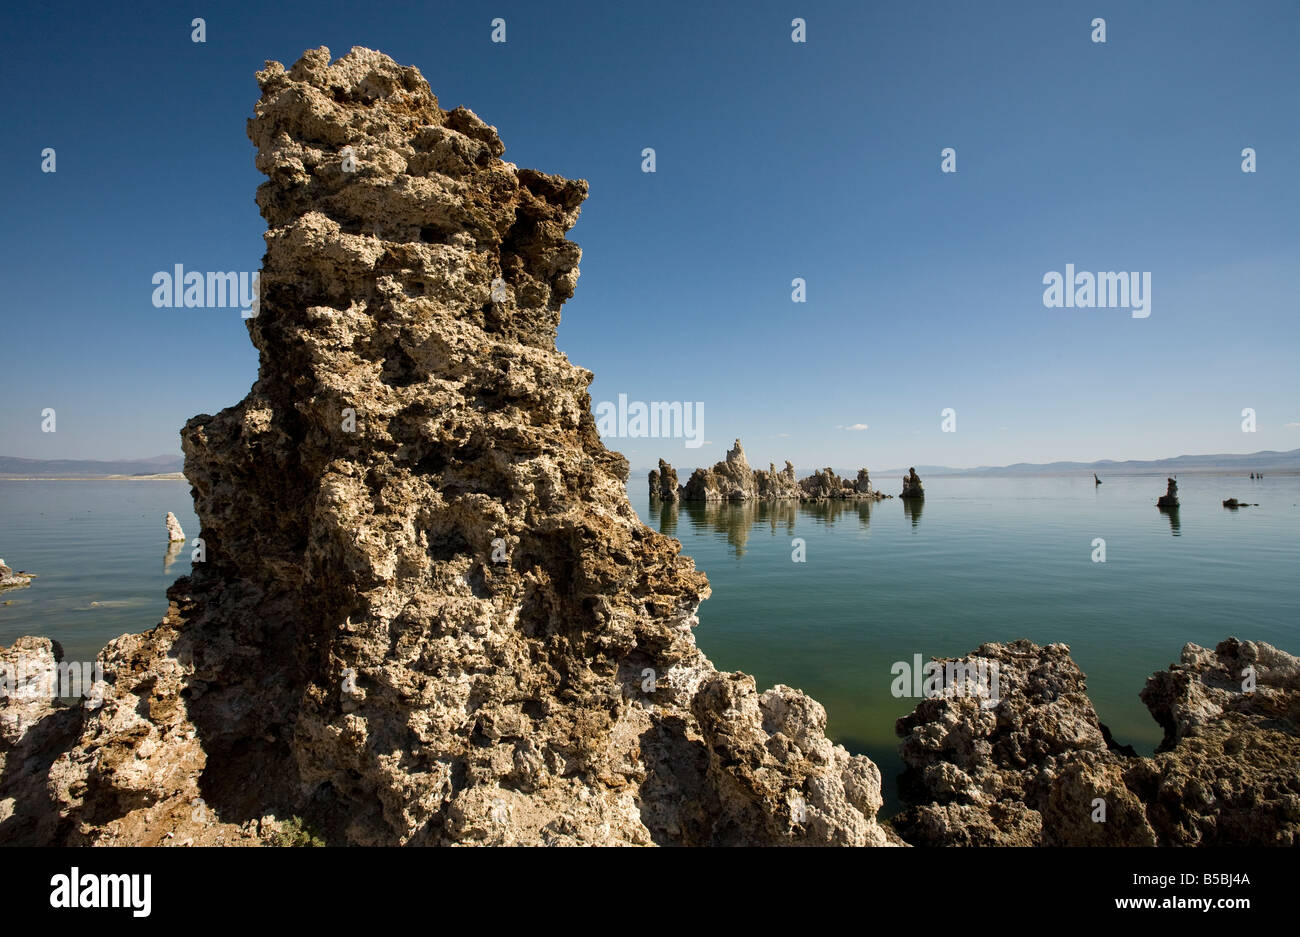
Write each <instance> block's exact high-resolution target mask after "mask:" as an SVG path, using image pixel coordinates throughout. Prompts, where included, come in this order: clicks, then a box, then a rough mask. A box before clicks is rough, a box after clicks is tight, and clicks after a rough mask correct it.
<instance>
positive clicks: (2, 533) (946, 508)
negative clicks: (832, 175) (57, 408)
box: [0, 473, 1300, 814]
mask: <svg viewBox="0 0 1300 937" xmlns="http://www.w3.org/2000/svg"><path fill="white" fill-rule="evenodd" d="M925 485H926V495H927V497H926V501H925V503H924V505H923V506H921V507H920V509H919V510H914V509H913V508H912V507H911V506H910V505H906V504H904V503H903V502H902V501H899V500H897V499H895V500H891V501H882V502H880V503H877V504H872V505H866V504H860V505H855V504H849V505H845V504H830V505H794V504H786V505H736V506H728V505H694V504H686V505H680V506H676V507H668V508H664V509H662V510H661V509H660V508H659V507H658V506H656V508H655V509H654V510H651V507H650V504H649V499H648V497H647V494H646V483H645V477H644V475H643V474H640V473H638V475H636V476H633V478H632V480H631V482H630V484H629V489H630V492H631V498H632V504H633V506H634V507H635V508H636V509H637V511H638V512H639V513H640V515H641V517H642V519H644V520H645V521H646V523H648V524H650V525H651V526H652V527H654V528H655V529H657V530H661V531H663V532H664V533H666V534H669V535H671V536H674V537H677V538H678V539H680V540H681V541H682V544H683V548H684V551H685V552H686V553H687V554H688V555H690V556H692V557H694V558H695V562H696V565H697V566H698V567H699V568H700V569H702V570H704V572H705V573H707V574H708V577H709V581H710V583H711V584H712V586H713V597H712V598H710V599H709V600H708V601H707V602H705V603H704V605H703V606H702V607H701V609H700V626H699V628H698V629H697V631H696V639H697V641H698V643H699V645H700V646H701V648H703V650H704V651H705V653H706V654H708V655H709V657H710V658H711V659H712V660H713V662H714V663H715V664H716V665H717V666H719V667H720V668H723V669H726V670H743V671H745V672H746V673H750V674H753V675H754V676H755V677H756V678H757V680H758V684H759V687H760V688H766V687H769V686H771V685H773V684H775V683H784V684H787V685H789V686H794V687H798V688H799V689H801V690H804V691H805V692H807V693H809V694H810V695H811V696H813V697H815V698H816V699H818V700H820V701H821V702H822V703H823V704H825V706H826V709H827V711H828V713H829V716H830V722H829V727H828V728H829V731H830V734H831V736H832V738H834V739H835V740H836V741H838V742H840V743H842V744H843V745H845V746H846V747H847V748H849V749H850V750H851V751H855V752H860V753H864V754H867V755H869V756H870V757H871V758H872V759H873V760H874V761H875V762H876V763H877V764H878V765H880V767H881V771H882V774H883V775H884V778H885V791H886V796H887V798H888V805H887V808H886V814H888V813H889V812H892V808H893V806H894V803H895V800H894V792H895V775H896V774H897V772H898V771H899V770H900V768H901V766H900V764H899V761H898V756H897V741H898V740H897V738H896V737H895V736H894V721H895V720H896V719H898V718H899V717H900V716H903V715H906V714H907V713H908V712H910V711H911V709H912V708H913V707H914V706H915V703H916V701H915V700H911V699H896V698H894V697H893V696H892V695H891V692H890V684H891V681H892V676H891V673H890V667H891V665H892V664H893V663H894V662H895V661H911V660H912V657H913V655H914V654H921V655H922V657H923V658H924V659H926V660H928V659H929V658H930V657H931V656H957V655H963V654H966V653H968V652H970V651H971V650H973V649H974V648H975V647H977V646H978V645H979V644H981V643H982V642H985V641H1011V640H1014V639H1016V638H1021V637H1025V638H1029V639H1030V640H1033V641H1036V642H1038V643H1040V644H1045V643H1050V642H1053V641H1063V642H1065V643H1066V644H1069V645H1070V648H1071V650H1072V652H1073V656H1074V659H1075V661H1076V662H1077V663H1078V664H1079V666H1080V667H1082V668H1083V670H1084V672H1085V673H1086V674H1087V675H1088V689H1089V693H1090V695H1091V697H1092V700H1093V702H1094V704H1095V705H1096V707H1097V710H1098V712H1099V713H1100V715H1101V718H1102V721H1104V722H1106V723H1107V724H1108V725H1109V726H1110V727H1111V729H1112V731H1113V732H1114V734H1115V737H1116V739H1117V740H1118V741H1120V742H1125V743H1129V744H1132V745H1134V746H1135V747H1136V748H1137V749H1138V750H1139V751H1141V752H1144V753H1149V752H1150V751H1151V750H1152V749H1153V748H1154V746H1155V745H1156V743H1157V742H1159V740H1160V734H1161V733H1160V729H1159V727H1158V726H1157V725H1156V724H1155V722H1154V721H1153V720H1152V719H1151V718H1150V716H1149V715H1148V713H1147V711H1146V708H1145V707H1144V706H1143V705H1142V703H1141V701H1140V700H1139V699H1138V695H1137V694H1138V691H1140V690H1141V689H1142V686H1143V684H1144V682H1145V680H1146V678H1147V676H1148V675H1150V674H1151V673H1152V672H1153V671H1156V670H1159V669H1162V668H1164V667H1167V666H1168V665H1169V664H1170V663H1171V662H1172V661H1175V660H1177V658H1178V654H1179V651H1180V650H1181V648H1182V646H1183V644H1184V643H1186V642H1188V641H1193V642H1195V643H1197V644H1202V645H1213V644H1216V643H1217V642H1218V641H1221V640H1222V639H1224V638H1226V637H1228V636H1229V635H1235V636H1237V637H1240V638H1243V639H1255V640H1263V641H1267V642H1269V643H1270V644H1274V645H1277V646H1279V647H1281V648H1283V649H1284V650H1287V651H1290V652H1291V653H1297V652H1298V651H1300V577H1297V575H1296V573H1297V569H1300V477H1296V476H1283V475H1278V476H1272V477H1268V478H1265V479H1263V480H1260V481H1251V480H1249V479H1247V478H1243V477H1240V476H1232V477H1229V476H1210V475H1183V476H1182V478H1180V479H1179V485H1180V491H1179V496H1180V498H1181V500H1182V507H1181V508H1180V510H1179V512H1178V516H1177V518H1176V519H1173V518H1170V517H1169V516H1167V515H1165V514H1162V513H1160V512H1159V511H1158V510H1157V509H1156V507H1155V504H1154V502H1155V498H1156V496H1157V495H1159V494H1162V493H1163V492H1164V487H1165V484H1164V477H1163V476H1143V477H1127V478H1125V477H1119V476H1114V477H1112V478H1108V479H1106V480H1105V484H1103V485H1102V486H1101V487H1100V488H1096V487H1094V485H1093V484H1092V479H1091V478H1089V477H1038V478H978V479H972V478H938V477H935V478H928V479H926V482H925ZM1234 496H1235V497H1237V498H1240V499H1242V500H1248V501H1252V502H1254V501H1257V502H1259V504H1260V506H1259V507H1251V508H1245V509H1242V510H1239V511H1235V512H1234V511H1229V510H1226V509H1225V508H1223V507H1222V506H1221V502H1222V501H1223V499H1225V498H1228V497H1234ZM167 511H174V512H175V513H176V516H177V517H178V518H179V519H180V521H181V525H182V526H183V527H184V528H185V531H186V534H187V535H188V536H189V537H191V538H192V537H195V536H197V535H198V522H197V520H196V519H195V517H194V513H193V508H192V505H191V502H190V495H189V485H188V483H187V482H183V481H178V482H168V481H89V482H67V481H5V480H0V557H4V558H5V560H6V561H7V562H8V563H9V565H10V566H12V567H14V568H15V569H26V570H30V571H32V572H35V573H38V574H39V578H38V579H36V580H35V581H34V582H33V584H32V586H30V587H29V588H26V589H20V590H11V591H8V592H5V593H3V594H0V601H8V602H10V603H12V604H9V605H0V644H9V643H10V642H12V641H13V639H14V638H16V637H19V636H20V635H24V634H37V635H46V636H49V637H51V638H55V639H57V640H59V641H60V642H62V644H63V646H64V649H65V651H66V653H67V657H68V659H69V660H92V659H93V658H94V655H95V654H96V653H98V651H99V650H100V649H101V648H102V647H103V645H104V644H105V643H106V642H107V641H108V640H110V639H112V638H114V637H116V636H118V635H120V634H123V633H126V632H136V631H143V630H146V629H148V628H150V627H152V626H153V625H154V624H156V623H157V622H158V620H159V619H160V618H161V617H162V615H163V613H164V612H165V611H166V608H167V599H166V596H165V590H166V588H167V586H168V585H169V584H170V583H171V582H173V581H174V580H175V579H176V578H177V577H178V576H183V575H186V574H188V572H189V569H190V563H189V547H188V546H187V547H186V548H185V549H184V550H182V551H181V553H180V555H179V556H178V557H176V558H175V559H174V560H173V561H172V563H171V566H170V568H168V567H167V562H168V560H167V558H166V542H165V534H164V527H163V515H164V514H165V513H166V512H167ZM796 537H798V538H802V539H803V540H804V541H805V544H806V547H805V549H806V562H803V563H796V562H792V560H791V552H792V549H793V547H792V545H791V540H792V539H794V538H796ZM1097 537H1101V538H1103V539H1104V540H1105V541H1106V562H1105V563H1094V562H1093V561H1092V555H1093V552H1094V547H1093V540H1094V538H1097ZM92 603H98V604H92Z"/></svg>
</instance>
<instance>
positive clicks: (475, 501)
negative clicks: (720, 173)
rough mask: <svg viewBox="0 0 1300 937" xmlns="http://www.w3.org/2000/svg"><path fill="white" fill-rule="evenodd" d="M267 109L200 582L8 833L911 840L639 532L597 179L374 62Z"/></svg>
mask: <svg viewBox="0 0 1300 937" xmlns="http://www.w3.org/2000/svg"><path fill="white" fill-rule="evenodd" d="M258 82H259V84H260V86H261V90H262V96H261V100H260V101H259V102H258V103H257V106H256V108H255V116H254V117H253V118H252V120H250V121H249V125H248V131H249V136H250V137H251V139H252V141H253V143H254V144H255V145H256V147H257V166H258V168H259V170H261V171H262V172H263V173H264V174H265V175H266V177H267V181H266V182H265V183H263V185H262V186H261V187H260V189H259V190H258V193H257V202H258V205H259V206H260V207H261V211H262V214H263V216H264V217H265V219H266V221H267V225H268V230H267V233H266V245H267V251H266V255H265V258H264V264H263V271H262V274H261V279H260V288H261V296H260V301H259V304H258V315H257V316H256V317H255V318H252V319H250V320H249V321H248V328H249V333H250V336H251V338H252V341H253V343H254V345H255V346H256V347H257V350H258V352H259V356H260V365H259V370H258V376H257V381H256V383H255V384H254V385H253V387H252V389H251V390H250V391H249V393H248V396H247V397H246V398H245V399H244V400H242V401H240V402H239V403H237V404H235V405H234V406H232V407H230V408H228V409H226V410H223V411H222V412H220V413H218V414H216V415H215V416H209V415H201V416H197V417H195V418H193V419H192V420H190V421H189V422H188V423H187V424H186V426H185V428H184V430H183V431H182V439H183V446H184V450H185V456H186V463H185V472H186V476H187V477H188V479H189V480H190V482H191V484H192V486H193V494H194V500H195V509H196V513H197V515H198V517H199V520H200V523H201V530H200V532H199V537H200V538H201V540H202V543H203V549H204V551H205V557H204V559H203V561H202V562H196V563H195V564H194V573H193V575H192V576H190V577H189V578H187V579H182V580H180V581H178V582H177V583H176V584H175V586H173V587H172V589H171V591H170V593H169V595H170V598H171V599H172V605H171V608H170V610H169V612H168V615H167V617H166V619H165V620H164V621H163V622H162V623H161V624H160V625H159V626H158V627H157V628H156V629H154V630H153V631H151V632H148V633H147V634H144V635H138V636H128V637H124V638H121V639H119V640H118V641H115V642H114V643H113V644H111V645H110V646H109V647H108V648H107V649H106V650H105V652H104V654H103V657H102V659H103V661H104V664H105V671H106V682H107V689H106V693H105V699H104V701H103V705H102V706H100V707H98V708H95V709H93V710H92V709H87V708H84V707H83V708H80V709H77V710H76V711H75V720H72V721H71V722H70V721H69V719H67V718H65V719H62V720H53V719H50V720H46V721H44V722H42V723H40V725H41V726H45V725H46V723H48V737H42V738H41V739H40V740H39V742H40V744H35V743H34V742H33V740H32V739H31V738H29V739H28V743H26V745H27V747H26V748H24V749H23V751H26V752H29V753H30V752H33V751H38V752H39V753H40V754H39V757H38V756H37V755H30V756H29V758H28V761H26V762H25V765H26V768H27V770H25V771H24V772H23V773H22V775H21V777H22V780H21V783H19V782H16V781H15V782H11V781H10V780H9V779H11V778H14V777H18V773H17V772H10V771H8V770H6V772H5V774H4V777H5V779H6V781H5V782H3V783H5V784H7V785H8V786H7V787H6V788H3V789H0V799H3V798H9V799H11V800H12V803H11V804H10V807H9V808H8V809H9V817H10V820H5V819H0V839H5V838H6V835H7V837H8V839H9V840H10V841H40V842H51V841H66V842H87V841H94V842H123V843H125V842H141V843H149V842H161V841H164V840H166V841H173V842H195V843H236V842H264V841H267V840H269V839H274V837H276V836H278V835H280V833H281V828H282V826H283V821H287V820H288V819H289V818H290V817H298V818H301V820H302V823H303V824H304V825H306V826H307V827H309V828H310V829H312V830H314V831H316V832H317V833H318V834H319V835H320V836H321V837H322V838H324V839H325V840H326V841H327V842H331V843H371V844H380V843H411V844H441V843H573V844H579V843H615V844H617V843H626V844H655V843H658V844H708V843H718V844H743V843H758V844H768V843H772V844H781V843H790V844H845V845H849V844H853V845H864V844H876V845H883V844H886V843H888V842H890V841H891V840H892V841H894V842H897V838H896V837H894V836H893V835H892V834H887V833H886V832H885V831H884V830H883V829H882V828H881V827H879V826H878V825H877V823H876V819H875V817H876V811H877V810H878V808H879V807H880V803H881V798H880V775H879V772H878V771H877V769H876V767H875V766H874V765H873V764H872V763H871V762H870V761H869V760H867V759H866V758H863V757H860V756H850V755H849V754H848V753H847V752H846V751H845V750H844V749H843V748H841V747H839V746H836V745H833V744H832V743H831V742H830V741H828V740H827V738H826V736H825V722H826V716H825V712H824V711H823V709H822V707H821V706H820V705H818V704H817V703H816V702H814V701H813V700H810V699H808V698H807V697H805V696H804V695H803V694H801V693H799V692H798V691H796V690H792V689H789V688H787V687H781V686H778V687H776V688H775V689H772V690H768V691H766V692H764V693H759V692H758V691H757V689H756V687H755V685H754V681H753V679H752V678H750V677H748V676H745V675H743V674H729V673H719V672H718V671H716V670H715V669H714V668H713V666H712V665H711V664H710V663H709V661H708V660H707V659H706V658H705V657H704V656H703V654H701V653H700V651H699V650H698V649H697V648H696V646H695V643H694V638H693V635H692V631H691V629H692V627H693V626H694V625H695V624H696V623H697V619H696V617H695V612H696V609H697V607H698V605H699V603H700V602H701V600H702V599H704V598H705V597H707V596H708V594H709V587H708V583H707V581H706V579H705V577H704V575H703V574H702V573H700V572H698V571H697V570H696V569H695V568H694V564H693V563H692V562H691V560H689V559H688V558H686V557H683V556H681V555H680V544H679V543H678V542H677V541H676V540H673V539H670V538H668V537H665V536H662V535H660V534H658V533H656V532H654V531H652V530H650V529H649V528H647V527H646V526H644V525H643V524H642V523H641V522H640V521H639V520H638V518H637V515H636V514H635V512H634V511H633V510H632V509H631V507H630V506H629V504H628V501H627V496H626V492H625V488H624V485H625V482H626V480H627V472H628V468H627V462H626V461H625V460H624V458H623V457H622V456H621V455H619V454H618V453H615V452H610V451H608V450H606V449H605V448H604V446H603V445H602V444H601V442H600V438H599V435H598V433H597V430H596V426H595V422H594V420H593V418H592V415H591V401H590V398H589V396H588V390H587V389H588V385H589V383H590V381H591V378H592V374H591V372H589V371H586V370H584V369H582V368H578V367H575V366H573V365H572V364H570V363H569V361H568V359H567V358H565V356H564V355H562V354H561V353H559V352H558V351H557V350H556V347H555V334H556V327H557V325H558V323H559V319H560V307H561V305H562V304H563V302H564V301H565V300H566V299H568V298H569V297H570V296H571V295H573V292H574V288H575V285H576V283H577V279H578V260H579V257H580V251H579V249H578V247H577V245H576V244H574V243H573V242H572V241H569V240H568V239H567V238H566V236H565V233H566V232H567V231H568V230H569V228H571V227H572V226H573V224H574V223H575V222H576V220H577V218H578V213H579V206H580V205H581V203H582V201H583V199H584V198H585V197H586V195H587V184H586V183H585V182H583V181H570V180H567V179H562V178H560V177H558V176H553V175H547V174H545V173H541V172H537V171H534V170H526V169H518V168H517V167H516V166H514V165H513V164H511V163H509V162H505V161H504V160H503V159H502V155H503V154H504V152H505V147H504V145H503V144H502V143H501V140H500V139H499V138H498V136H497V132H496V130H495V129H494V128H493V127H490V126H488V125H487V124H485V123H484V122H483V121H482V120H480V119H479V118H478V117H477V116H475V115H474V114H473V113H472V112H470V111H468V110H465V109H463V108H457V109H455V110H450V111H447V110H443V109H441V108H440V107H439V106H438V102H437V100H436V98H435V97H434V96H433V94H432V93H431V91H430V89H429V86H428V84H427V83H426V82H425V80H424V78H423V77H422V76H421V75H420V73H419V71H417V70H416V69H415V68H411V67H402V66H399V65H397V64H396V63H395V62H393V61H392V60H391V59H389V58H388V57H387V56H385V55H382V54H381V53H378V52H374V51H371V50H368V49H362V48H357V49H353V50H352V51H351V52H350V53H349V54H348V55H346V56H344V57H343V58H341V59H339V60H337V61H334V62H331V61H330V55H329V52H328V50H326V49H317V50H313V51H310V52H307V53H306V54H305V55H304V56H303V57H302V59H301V60H300V61H298V62H297V63H296V64H295V65H293V67H292V68H290V69H287V70H286V69H285V68H284V67H283V66H281V65H280V64H278V63H268V65H267V67H266V69H265V70H264V71H262V72H259V73H258ZM741 456H742V458H743V453H742V454H741ZM746 468H747V466H746ZM674 486H675V482H674ZM56 723H57V724H56ZM32 731H40V730H32ZM19 741H20V742H21V739H20V740H19ZM6 744H7V745H8V744H10V743H6ZM17 750H18V749H17V748H15V747H14V746H12V745H10V747H9V748H8V749H6V751H7V752H9V753H10V754H11V755H12V753H13V752H15V751H17ZM0 754H2V753H0ZM31 758H36V759H37V760H35V761H32V760H30V759H31ZM15 816H17V817H26V818H28V819H27V820H24V822H23V823H21V824H19V823H16V822H11V820H12V818H13V817H15ZM33 818H35V819H33ZM37 819H40V820H41V822H36V821H37Z"/></svg>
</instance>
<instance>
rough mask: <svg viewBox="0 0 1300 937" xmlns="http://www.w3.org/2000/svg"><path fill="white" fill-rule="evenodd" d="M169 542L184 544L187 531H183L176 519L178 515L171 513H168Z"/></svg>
mask: <svg viewBox="0 0 1300 937" xmlns="http://www.w3.org/2000/svg"><path fill="white" fill-rule="evenodd" d="M166 521H167V542H168V543H184V542H185V531H184V530H182V529H181V522H180V521H178V520H177V519H176V515H175V514H173V513H172V512H171V511H168V512H167V518H166Z"/></svg>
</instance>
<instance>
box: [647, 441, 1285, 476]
mask: <svg viewBox="0 0 1300 937" xmlns="http://www.w3.org/2000/svg"><path fill="white" fill-rule="evenodd" d="M712 464H713V463H709V465H707V466H701V467H704V468H708V467H709V466H711V465H712ZM867 467H868V468H869V469H871V478H872V481H875V480H876V479H881V480H883V479H886V478H893V477H895V476H899V477H901V476H903V475H906V474H907V470H908V468H911V467H912V466H907V467H906V468H888V469H876V468H872V467H871V466H867ZM650 468H653V466H651V467H650ZM650 468H639V469H638V468H634V469H632V471H631V476H632V478H633V480H635V479H636V476H638V475H640V476H641V477H642V478H644V477H645V476H646V474H647V473H648V472H649V471H650ZM676 468H677V475H678V478H679V480H682V481H685V479H687V478H689V477H690V474H691V472H692V471H694V470H695V468H697V466H694V465H692V466H690V467H686V468H683V466H680V465H679V466H676ZM797 471H798V472H799V474H800V475H801V476H802V475H806V474H808V473H809V472H811V471H812V469H811V468H807V467H803V468H799V469H798V470H797ZM835 471H836V472H838V473H839V474H840V475H842V476H845V475H847V476H850V477H851V476H852V475H853V474H854V473H856V472H857V468H836V469H835ZM1076 472H1077V473H1084V472H1089V473H1091V472H1096V473H1097V474H1098V475H1101V476H1103V477H1104V476H1105V475H1147V474H1158V473H1160V472H1169V473H1170V474H1171V475H1172V474H1174V473H1176V472H1241V473H1243V474H1245V473H1249V472H1288V473H1290V472H1300V449H1292V450H1291V451H1289V452H1276V451H1274V450H1272V449H1266V450H1264V451H1262V452H1251V453H1246V454H1239V453H1235V452H1222V453H1217V454H1215V455H1180V456H1175V457H1174V458H1172V459H1152V460H1149V461H1140V460H1136V459H1130V460H1129V461H1127V462H1116V461H1115V460H1114V459H1101V460H1100V461H1097V462H1044V463H1037V462H1017V463H1016V464H1015V465H981V466H978V467H976V468H953V467H952V466H950V465H918V466H916V473H917V474H918V475H920V476H921V478H923V479H924V478H925V477H927V476H929V475H1068V474H1071V473H1076Z"/></svg>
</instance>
